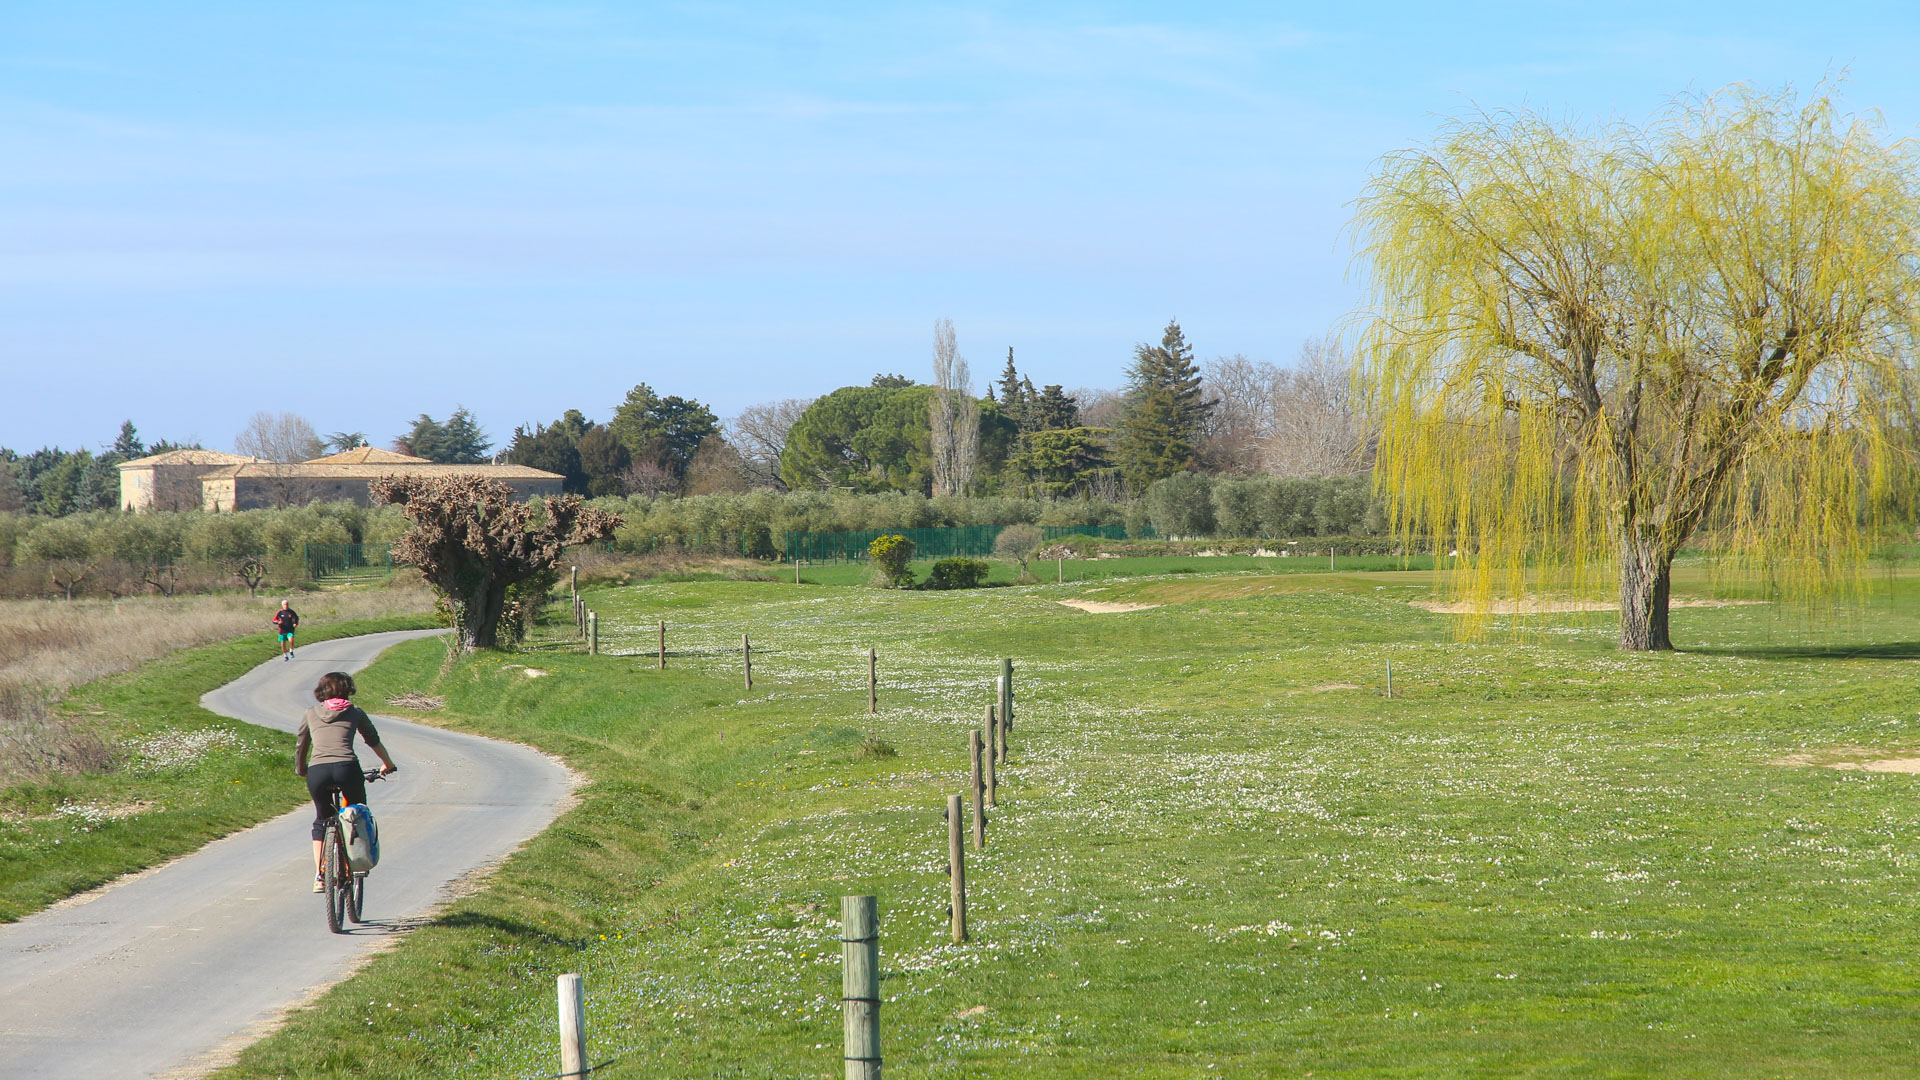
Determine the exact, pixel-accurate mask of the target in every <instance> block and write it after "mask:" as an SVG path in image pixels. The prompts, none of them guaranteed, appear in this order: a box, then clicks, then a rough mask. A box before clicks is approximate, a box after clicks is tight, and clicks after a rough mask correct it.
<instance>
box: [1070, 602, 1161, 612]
mask: <svg viewBox="0 0 1920 1080" xmlns="http://www.w3.org/2000/svg"><path fill="white" fill-rule="evenodd" d="M1057 602H1058V603H1060V604H1064V605H1065V606H1067V607H1070V608H1079V609H1080V610H1081V611H1090V612H1092V613H1093V614H1095V615H1111V614H1113V613H1115V612H1118V611H1145V610H1147V609H1148V608H1157V607H1159V606H1160V605H1159V604H1125V603H1121V602H1119V601H1117V600H1060V601H1057Z"/></svg>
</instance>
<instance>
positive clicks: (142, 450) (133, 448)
mask: <svg viewBox="0 0 1920 1080" xmlns="http://www.w3.org/2000/svg"><path fill="white" fill-rule="evenodd" d="M113 452H114V453H116V454H118V455H120V460H121V461H132V460H133V459H134V458H138V457H145V456H147V444H146V443H143V442H141V441H140V432H139V431H138V430H137V429H135V428H134V426H133V421H131V420H123V421H121V423H120V437H119V438H117V439H115V440H113Z"/></svg>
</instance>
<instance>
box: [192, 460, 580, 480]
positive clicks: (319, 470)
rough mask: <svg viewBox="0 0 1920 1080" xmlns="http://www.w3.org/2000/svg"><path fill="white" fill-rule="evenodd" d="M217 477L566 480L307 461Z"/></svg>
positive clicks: (525, 472)
mask: <svg viewBox="0 0 1920 1080" xmlns="http://www.w3.org/2000/svg"><path fill="white" fill-rule="evenodd" d="M214 475H216V476H264V477H270V478H273V479H276V480H281V479H289V478H292V479H313V480H325V479H361V478H366V479H373V478H375V477H381V476H400V475H408V476H484V477H486V478H487V479H489V480H564V479H566V478H565V477H563V476H561V475H560V474H558V473H550V472H542V471H541V470H539V469H534V468H529V467H527V466H525V465H439V464H435V463H433V462H430V461H429V462H421V463H419V464H413V463H411V462H409V463H403V464H395V465H378V464H370V465H333V464H326V463H322V462H316V461H303V462H300V463H298V464H295V465H275V464H273V463H272V462H252V463H248V464H244V465H235V466H232V467H230V468H226V469H221V470H220V471H219V472H217V473H215V474H214Z"/></svg>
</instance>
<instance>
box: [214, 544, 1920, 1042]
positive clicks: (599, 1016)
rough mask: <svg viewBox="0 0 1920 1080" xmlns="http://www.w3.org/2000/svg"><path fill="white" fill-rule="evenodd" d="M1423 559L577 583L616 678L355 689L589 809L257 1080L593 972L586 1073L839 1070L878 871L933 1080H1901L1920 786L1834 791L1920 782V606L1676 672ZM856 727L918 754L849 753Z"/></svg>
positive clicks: (1918, 599) (1676, 660)
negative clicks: (1144, 1079)
mask: <svg viewBox="0 0 1920 1080" xmlns="http://www.w3.org/2000/svg"><path fill="white" fill-rule="evenodd" d="M1421 580H1422V576H1419V575H1408V579H1407V581H1406V582H1402V581H1401V580H1400V579H1399V578H1398V577H1397V576H1396V575H1393V574H1373V575H1329V576H1328V577H1327V578H1325V579H1321V580H1319V581H1317V582H1316V581H1314V580H1311V579H1305V578H1301V577H1298V576H1294V575H1288V576H1263V575H1256V574H1245V575H1232V576H1228V577H1225V578H1213V579H1190V578H1162V579H1159V580H1157V581H1145V582H1135V583H1132V584H1130V585H1129V586H1128V587H1129V588H1136V587H1137V588H1140V589H1147V588H1150V587H1161V588H1162V594H1161V595H1160V596H1159V598H1158V602H1160V603H1162V604H1163V605H1164V606H1161V607H1158V608H1155V609H1152V610H1145V611H1136V612H1131V613H1126V614H1112V615H1089V614H1083V613H1080V612H1076V611H1072V610H1069V609H1067V608H1064V607H1062V606H1060V605H1059V604H1057V603H1055V601H1056V600H1057V599H1060V598H1064V597H1069V596H1074V595H1081V594H1084V593H1085V590H1084V589H1078V590H1076V588H1075V587H1074V586H1072V585H1069V586H1066V587H1064V588H1063V587H1060V586H1045V587H1026V588H1010V589H993V590H980V591H975V592H966V593H892V592H879V591H873V590H860V589H842V588H830V587H821V586H810V585H802V586H798V587H796V586H792V585H790V584H787V585H775V584H771V583H747V582H712V583H683V584H670V585H658V586H646V587H635V588H624V589H608V590H604V591H599V592H596V593H595V594H593V595H592V597H591V603H592V606H594V607H595V608H596V609H598V610H599V611H600V612H601V617H602V635H603V642H604V644H605V645H606V646H607V647H608V648H609V649H610V650H611V651H613V652H616V653H621V652H624V653H628V654H630V655H605V656H600V657H591V658H590V657H585V656H581V655H578V653H577V652H575V651H573V650H572V649H571V646H565V645H563V644H562V643H561V642H560V641H559V640H558V639H553V640H550V641H549V642H548V643H547V644H546V645H544V646H540V647H536V648H535V649H534V650H531V651H530V652H529V653H528V654H522V655H519V656H504V655H491V656H481V657H476V658H474V659H472V660H470V661H468V662H466V663H464V664H463V665H462V666H460V667H458V668H456V669H454V671H453V672H452V673H451V674H450V675H449V676H448V677H447V678H445V679H444V680H441V681H439V682H438V684H437V685H435V674H436V671H437V669H438V665H439V662H440V656H441V654H440V653H439V651H438V650H437V648H435V647H434V646H432V645H430V644H428V645H421V644H414V645H406V646H402V647H400V648H398V649H396V650H394V651H393V652H391V653H389V654H388V657H387V658H385V659H383V660H382V661H381V662H380V663H379V664H377V665H375V667H374V668H372V669H370V671H369V673H368V675H367V677H366V679H365V682H366V685H367V686H368V688H369V692H371V693H377V694H380V695H382V696H387V695H390V694H393V693H398V692H400V691H402V690H407V689H429V688H431V689H434V690H435V692H438V693H441V694H444V695H445V696H446V699H447V708H446V710H445V711H443V712H440V713H436V714H433V716H434V718H435V719H436V720H437V722H441V723H445V724H447V725H448V726H451V727H456V728H459V729H462V730H469V731H474V732H478V733H482V734H489V735H497V736H502V737H509V738H516V739H520V740H523V741H526V742H529V743H532V744H534V745H537V746H540V747H542V748H544V749H547V750H550V751H553V752H555V753H558V754H561V755H562V756H564V757H565V758H566V759H567V760H568V761H569V762H570V763H571V764H572V765H573V766H574V767H575V768H578V769H581V770H583V771H584V772H586V773H587V774H588V775H589V776H590V777H592V778H593V783H592V785H591V786H589V787H588V788H586V789H585V791H584V792H583V801H582V803H581V805H580V807H579V808H578V809H576V810H575V811H573V812H571V813H569V814H568V815H566V816H565V817H563V818H562V819H561V820H560V821H559V822H558V823H557V824H556V825H555V827H554V828H552V829H550V830H549V831H548V832H547V833H545V834H543V835H542V836H541V837H539V838H537V839H536V840H534V841H533V842H532V843H530V844H529V845H528V846H527V847H526V848H525V849H523V851H522V852H521V853H520V854H519V855H517V856H515V857H514V858H513V859H512V860H510V861H509V862H508V864H507V865H506V866H505V868H504V869H503V870H502V871H501V873H500V874H499V875H498V876H497V877H496V878H495V879H494V881H493V882H492V884H491V885H490V887H489V888H488V889H487V890H486V891H485V892H484V893H482V894H480V895H477V896H474V897H471V898H468V899H466V900H463V901H460V902H459V903H457V904H455V905H453V906H452V907H451V908H450V909H448V910H447V911H446V912H445V913H444V914H443V915H442V916H441V917H440V918H438V919H437V920H436V921H435V922H433V923H432V924H431V925H430V926H428V927H426V928H424V929H422V930H420V931H418V932H416V933H415V934H414V935H413V936H412V937H411V939H410V940H409V941H408V942H407V943H406V945H404V946H403V947H402V948H401V949H399V950H397V951H395V952H393V953H391V954H388V955H385V956H383V957H381V958H379V959H378V960H376V961H375V962H374V963H373V964H371V965H370V966H369V967H368V968H367V969H366V970H365V971H364V972H363V973H362V974H361V975H360V976H358V977H356V978H355V979H354V980H352V981H351V982H349V983H347V984H345V985H343V986H341V987H339V988H336V989H335V990H334V991H333V992H332V993H330V994H329V995H327V996H326V997H325V998H324V999H322V1000H321V1001H320V1002H319V1003H318V1005H317V1006H316V1007H314V1008H312V1009H309V1010H306V1011H303V1012H302V1013H300V1014H298V1015H297V1016H296V1017H295V1018H294V1019H293V1021H292V1022H291V1023H290V1024H289V1025H288V1026H287V1028H286V1029H284V1030H283V1031H282V1032H280V1033H279V1034H278V1035H276V1036H274V1037H272V1038H270V1039H268V1040H266V1041H264V1042H263V1043H261V1044H259V1045H256V1046H255V1047H253V1048H252V1049H250V1050H249V1051H248V1052H247V1053H246V1055H245V1056H244V1057H243V1059H242V1061H241V1063H240V1064H239V1065H238V1066H237V1067H236V1068H234V1069H232V1070H230V1072H229V1073H228V1074H226V1075H230V1076H245V1077H269V1076H296V1075H297V1076H303V1077H313V1076H356V1077H429V1076H432V1077H441V1076H447V1075H453V1074H456V1073H458V1074H464V1075H471V1076H503V1077H504V1076H536V1075H544V1074H550V1073H551V1072H552V1071H553V1066H554V1063H555V1061H556V1056H555V1052H554V1050H553V1042H554V1037H553V1025H554V1021H553V977H554V976H555V975H556V974H558V973H560V972H563V971H581V972H584V973H585V975H586V978H587V985H588V988H589V990H588V993H589V1012H590V1018H591V1019H590V1023H591V1028H592V1040H593V1045H594V1060H595V1061H601V1060H605V1059H614V1063H613V1064H612V1065H611V1066H610V1067H609V1068H608V1069H606V1070H605V1071H604V1072H602V1073H599V1074H596V1075H605V1076H612V1077H622V1076H635V1077H638V1076H769V1077H771V1076H796V1075H833V1074H835V1073H836V1072H837V1071H838V1069H839V1062H838V1061H837V1055H838V1053H839V1019H838V1013H839V1001H838V996H839V970H838V960H837V957H838V953H839V942H838V940H837V939H838V927H837V926H836V925H835V922H834V919H835V917H836V915H837V910H838V909H837V898H838V897H839V896H840V895H841V894H844V893H859V892H872V893H875V894H877V895H878V896H879V897H880V910H881V918H882V941H881V963H882V968H883V979H882V984H881V985H882V995H883V997H884V998H885V999H886V1005H885V1011H884V1020H883V1030H884V1038H885V1044H886V1053H887V1059H888V1067H889V1069H890V1070H894V1071H897V1072H901V1073H902V1074H905V1075H912V1076H925V1077H956V1078H957V1077H975V1076H996V1075H1006V1076H1013V1075H1021V1076H1048V1077H1111V1076H1117V1075H1152V1076H1220V1075H1252V1076H1267V1075H1304V1074H1305V1073H1308V1072H1312V1073H1313V1074H1314V1075H1316V1076H1321V1077H1326V1076H1351V1077H1378V1076H1397V1077H1406V1076H1434V1077H1441V1076H1457V1075H1463V1074H1464V1075H1477V1076H1523V1075H1524V1076H1591V1075H1649V1074H1659V1075H1668V1076H1726V1075H1793V1076H1801V1077H1839V1076H1878V1075H1888V1074H1895V1073H1901V1072H1907V1071H1911V1068H1912V1066H1911V1062H1912V1058H1913V1035H1912V1032H1913V1030H1914V1025H1915V1022H1916V1021H1917V1020H1920V993H1917V992H1916V989H1915V985H1916V977H1915V969H1914V962H1913V961H1912V959H1911V957H1912V956H1913V955H1914V954H1915V952H1916V950H1917V949H1920V863H1916V859H1915V853H1916V847H1920V842H1916V841H1915V840H1913V837H1915V836H1916V835H1920V798H1916V796H1917V795H1920V790H1916V788H1917V785H1920V779H1917V778H1916V777H1915V776H1913V775H1909V774H1904V773H1898V772H1876V771H1872V770H1871V769H1869V768H1865V767H1855V768H1847V769H1838V768H1823V767H1820V766H1821V765H1823V764H1834V763H1842V764H1853V765H1856V766H1864V765H1865V764H1866V763H1869V762H1874V761H1881V760H1886V759H1901V758H1907V757H1920V724H1917V723H1916V720H1915V716H1914V711H1913V706H1912V701H1913V700H1914V697H1915V691H1916V690H1917V689H1920V685H1917V684H1920V673H1916V672H1915V670H1914V669H1913V665H1912V664H1910V663H1909V662H1908V661H1909V660H1910V659H1912V658H1915V657H1920V596H1916V595H1915V590H1914V588H1913V585H1912V582H1911V581H1908V580H1905V579H1902V580H1901V582H1900V589H1901V593H1900V595H1899V596H1898V597H1895V598H1889V599H1891V600H1892V601H1894V602H1890V603H1884V604H1880V605H1878V606H1874V607H1870V608H1868V609H1865V610H1863V611H1861V612H1859V613H1857V615H1855V616H1854V617H1852V618H1850V619H1842V620H1837V621H1834V622H1831V623H1827V624H1822V625H1818V626H1814V625H1809V624H1808V623H1807V621H1806V620H1805V619H1804V618H1803V617H1801V616H1799V615H1797V614H1795V613H1794V612H1792V611H1790V610H1783V609H1780V608H1778V607H1776V606H1773V605H1755V606H1732V607H1724V608H1688V609H1683V610H1681V611H1678V612H1676V615H1675V635H1676V637H1677V638H1678V639H1679V640H1681V641H1682V642H1683V643H1684V644H1685V645H1686V646H1687V649H1686V651H1682V652H1680V653H1676V654H1671V655H1660V656H1644V655H1641V656H1635V655H1622V654H1619V653H1617V652H1615V651H1613V650H1612V649H1611V647H1610V643H1611V639H1612V637H1613V633H1614V631H1613V629H1612V627H1611V623H1610V619H1609V618H1608V617H1606V616H1604V615H1588V616H1540V617H1534V618H1533V621H1532V622H1531V625H1533V626H1534V628H1535V631H1536V632H1535V633H1533V634H1530V635H1529V636H1528V637H1527V638H1525V639H1524V641H1523V643H1517V644H1516V643H1513V642H1512V641H1510V640H1500V641H1496V642H1494V643H1488V644H1463V643H1459V642H1456V641H1454V640H1452V637H1451V635H1450V633H1449V630H1448V623H1447V617H1446V616H1442V615H1436V614H1432V613H1429V612H1426V611H1423V610H1420V609H1417V608H1414V607H1412V606H1410V605H1409V604H1407V603H1406V602H1405V600H1406V598H1407V597H1406V595H1405V594H1404V593H1402V592H1398V591H1397V588H1398V586H1399V585H1400V584H1406V583H1412V584H1418V583H1420V581H1421ZM1176 586H1177V587H1179V588H1192V590H1193V591H1192V593H1191V594H1190V595H1185V596H1182V595H1178V594H1177V590H1174V587H1176ZM1202 586H1204V587H1202ZM1282 586H1283V587H1282ZM1316 586H1318V587H1316ZM1169 590H1174V591H1169ZM658 619H665V620H666V621H667V622H668V623H669V627H670V634H671V646H672V656H671V657H670V667H669V669H668V670H667V671H666V672H664V673H662V672H658V671H655V670H653V669H652V664H651V660H650V658H649V656H648V653H649V652H650V650H651V647H652V644H653V639H652V634H653V627H654V624H655V620H658ZM742 633H751V634H752V635H753V638H754V642H755V647H756V663H755V673H756V686H755V688H754V689H753V690H752V691H745V690H743V689H741V687H740V686H739V682H738V677H739V676H738V653H737V651H736V650H737V647H738V643H739V640H740V635H741V634H742ZM869 645H873V646H875V647H877V648H878V649H879V653H880V657H881V674H882V680H883V687H882V693H881V703H882V710H881V715H880V716H879V717H878V718H877V719H874V720H871V721H870V720H869V719H868V717H867V716H866V710H865V694H864V675H865V654H864V650H865V648H866V647H867V646H869ZM1000 656H1013V657H1016V658H1018V664H1019V686H1020V708H1019V711H1018V714H1017V720H1018V723H1017V726H1016V729H1015V732H1014V754H1013V762H1012V764H1011V767H1010V768H1009V769H1008V770H1007V772H1006V781H1005V785H1004V786H1003V788H1002V804H1003V805H1002V806H1001V808H1000V809H999V810H998V812H996V813H995V814H993V824H992V826H991V829H990V837H991V843H990V845H989V847H988V849H987V851H986V852H985V853H983V854H980V855H977V856H971V862H970V864H969V875H970V880H971V888H972V912H973V924H974V931H975V938H974V940H973V941H972V942H970V943H968V944H966V945H964V946H955V945H952V944H951V943H949V942H948V941H946V939H945V925H946V916H945V910H944V908H945V903H946V883H945V879H944V874H943V869H944V861H945V859H944V842H945V831H944V825H943V824H942V823H941V821H940V817H939V810H940V807H941V805H942V803H943V800H944V797H945V795H946V794H947V793H949V792H953V791H958V790H960V789H961V788H962V786H963V784H964V776H965V754H964V746H965V742H964V740H965V733H966V730H967V728H968V727H969V726H970V725H972V724H973V723H975V722H976V721H977V717H978V715H979V712H980V709H981V706H982V705H983V704H984V703H985V702H986V701H987V700H988V693H989V689H988V688H989V683H990V680H991V678H992V676H993V674H994V673H995V670H996V666H995V661H996V658H998V657H1000ZM1389 658H1390V659H1392V661H1393V665H1394V673H1395V692H1396V693H1395V697H1394V698H1393V699H1392V700H1388V699H1387V698H1386V697H1385V696H1384V693H1383V691H1384V689H1385V686H1384V683H1385V680H1384V667H1385V661H1386V660H1388V659H1389ZM526 665H533V666H535V667H537V668H538V669H540V670H542V671H545V672H548V674H547V675H546V676H544V677H538V678H532V677H529V676H528V675H527V673H526ZM870 730H871V731H873V732H874V733H877V734H878V735H879V736H880V737H881V738H883V739H884V740H885V741H887V742H889V743H891V744H892V745H893V746H894V747H896V748H897V749H898V751H899V756H898V757H895V758H891V759H884V760H872V759H865V758H861V757H859V756H858V755H857V754H856V749H855V748H856V746H857V745H858V743H859V742H860V740H861V739H862V738H863V736H864V735H865V734H866V733H867V732H868V731H870ZM390 857H392V858H404V857H405V855H404V853H393V854H391V855H390Z"/></svg>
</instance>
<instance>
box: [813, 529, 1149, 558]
mask: <svg viewBox="0 0 1920 1080" xmlns="http://www.w3.org/2000/svg"><path fill="white" fill-rule="evenodd" d="M1004 528H1006V526H1005V525H955V526H949V527H947V528H941V529H861V530H858V531H855V532H790V533H788V534H786V537H787V545H786V549H787V558H789V559H802V560H805V561H807V562H864V561H866V558H867V545H869V544H871V543H873V542H874V541H875V540H877V539H879V538H880V537H882V536H904V537H906V538H907V539H909V540H911V541H913V557H914V558H916V559H945V558H949V557H951V556H955V555H965V556H970V557H972V558H985V557H986V556H989V555H992V554H993V541H994V539H995V538H997V537H998V536H999V535H1000V530H1001V529H1004ZM1040 535H1041V537H1042V538H1043V539H1045V540H1049V541H1051V540H1058V539H1061V538H1062V537H1067V536H1096V537H1099V538H1101V539H1103V540H1125V539H1126V538H1127V527H1126V526H1124V525H1046V526H1042V527H1041V529H1040ZM1144 535H1145V536H1148V537H1151V536H1152V535H1153V530H1151V529H1149V530H1147V531H1146V533H1145V534H1144Z"/></svg>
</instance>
